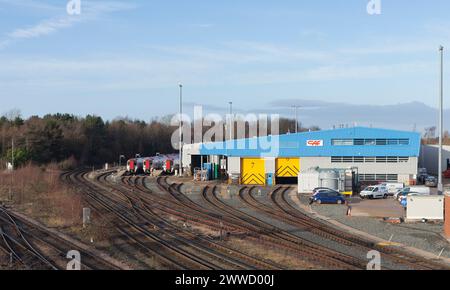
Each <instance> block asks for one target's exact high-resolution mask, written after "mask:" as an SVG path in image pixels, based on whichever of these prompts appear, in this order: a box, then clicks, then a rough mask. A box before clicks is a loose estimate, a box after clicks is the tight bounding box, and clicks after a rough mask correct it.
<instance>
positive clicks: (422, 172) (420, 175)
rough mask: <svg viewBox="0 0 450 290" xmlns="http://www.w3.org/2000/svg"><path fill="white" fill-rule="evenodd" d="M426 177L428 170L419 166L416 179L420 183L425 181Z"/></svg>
mask: <svg viewBox="0 0 450 290" xmlns="http://www.w3.org/2000/svg"><path fill="white" fill-rule="evenodd" d="M427 177H428V171H427V169H426V168H419V171H418V175H417V181H418V182H419V183H420V184H423V183H425V179H426V178H427Z"/></svg>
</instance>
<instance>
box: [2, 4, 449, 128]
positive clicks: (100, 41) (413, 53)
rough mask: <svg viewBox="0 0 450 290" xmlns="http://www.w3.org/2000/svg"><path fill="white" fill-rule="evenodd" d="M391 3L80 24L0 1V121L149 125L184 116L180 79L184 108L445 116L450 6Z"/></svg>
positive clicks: (140, 16)
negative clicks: (436, 110)
mask: <svg viewBox="0 0 450 290" xmlns="http://www.w3.org/2000/svg"><path fill="white" fill-rule="evenodd" d="M381 1H382V14H381V15H373V16H371V15H368V13H367V11H366V5H367V3H368V1H367V0H346V1H331V0H315V1H303V0H284V1H275V0H272V1H268V0H227V1H225V0H222V1H219V0H217V1H212V0H189V1H186V0H166V1H151V0H150V1H148V0H146V1H139V0H134V1H133V0H130V1H107V0H106V1H100V0H99V1H88V0H81V3H82V13H81V15H73V16H70V15H68V14H67V13H66V3H67V2H68V0H67V1H66V0H57V1H44V0H42V1H27V0H0V104H1V105H0V113H3V112H6V111H8V110H10V109H14V108H17V109H20V110H22V113H23V114H24V115H25V116H29V115H34V114H38V115H42V114H45V113H55V112H69V113H74V114H79V115H84V114H89V113H95V114H98V115H101V116H104V117H106V118H109V119H112V118H114V117H117V116H129V117H131V118H141V119H145V120H149V119H150V118H152V117H153V116H162V115H166V114H171V113H175V112H176V110H177V101H178V99H177V97H178V87H177V83H178V82H179V81H181V82H183V84H184V96H185V101H186V110H190V107H189V106H190V105H192V104H204V105H205V109H206V111H208V110H211V111H225V110H226V106H227V103H228V101H230V100H231V101H233V102H234V104H235V107H236V108H240V109H242V110H246V111H253V112H258V111H264V110H270V109H273V104H274V103H276V102H277V101H279V100H283V102H284V103H291V102H292V103H298V104H299V105H302V102H303V100H310V101H325V102H339V103H350V104H356V105H393V104H398V103H408V102H413V101H416V102H423V103H425V104H426V105H428V106H432V107H436V105H437V93H438V84H437V80H438V79H437V77H438V51H437V49H438V46H439V45H440V44H442V45H444V46H447V47H449V48H450V16H449V14H448V11H450V2H449V1H448V0H433V1H425V0H381ZM448 57H449V58H450V55H449V56H448ZM445 67H446V70H447V71H448V72H449V74H447V76H450V67H449V62H448V61H447V62H446V65H445ZM449 79H450V78H449V77H447V80H449ZM446 107H447V108H450V103H447V105H446ZM277 110H280V111H283V110H285V111H283V112H286V113H288V112H291V110H290V109H288V108H287V109H281V108H278V109H277Z"/></svg>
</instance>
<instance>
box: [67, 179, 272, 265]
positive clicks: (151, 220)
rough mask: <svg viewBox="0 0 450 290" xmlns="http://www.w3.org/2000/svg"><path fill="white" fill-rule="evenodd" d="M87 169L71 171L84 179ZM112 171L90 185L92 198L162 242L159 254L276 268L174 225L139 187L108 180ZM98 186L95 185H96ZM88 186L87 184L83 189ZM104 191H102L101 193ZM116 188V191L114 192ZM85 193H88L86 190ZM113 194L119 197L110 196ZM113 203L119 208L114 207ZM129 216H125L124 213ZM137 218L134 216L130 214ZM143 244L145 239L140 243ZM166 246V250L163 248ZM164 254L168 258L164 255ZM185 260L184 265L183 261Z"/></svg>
mask: <svg viewBox="0 0 450 290" xmlns="http://www.w3.org/2000/svg"><path fill="white" fill-rule="evenodd" d="M86 174H87V172H78V173H77V174H72V175H69V176H70V177H68V178H71V179H77V180H78V182H80V179H85V182H91V183H92V181H91V180H89V181H88V180H86ZM109 174H110V173H104V174H100V175H99V176H97V177H96V178H95V181H94V182H93V183H92V184H90V185H89V191H88V192H87V194H88V196H89V199H94V200H95V201H96V202H97V203H100V204H101V205H102V206H103V207H104V208H105V207H106V208H107V209H108V210H109V212H112V213H114V214H115V215H116V216H117V217H119V219H120V220H121V221H123V222H125V223H127V225H128V226H129V227H132V228H134V229H135V230H137V231H139V232H140V233H141V234H144V235H145V237H146V238H148V239H152V240H153V241H156V242H158V244H159V245H160V246H163V249H161V251H158V254H160V255H161V253H164V251H166V252H167V251H170V252H171V254H172V257H177V258H178V259H177V262H179V261H182V262H183V263H179V264H178V265H174V266H178V267H170V268H171V269H172V268H182V269H263V268H264V269H265V268H270V269H276V268H277V267H276V266H274V265H270V264H269V263H264V262H263V261H258V260H256V259H254V258H252V257H250V256H245V255H244V254H243V253H240V252H238V251H236V250H234V249H230V248H227V247H225V246H222V245H219V244H218V243H216V242H215V241H213V240H208V239H206V238H204V237H199V236H198V235H194V234H193V233H191V232H189V231H187V230H183V229H180V228H177V227H176V226H175V225H172V224H170V223H168V222H167V221H166V220H165V219H164V218H162V217H160V216H158V215H157V214H156V212H155V211H154V209H153V206H152V204H153V203H150V202H148V201H146V200H144V199H142V198H139V197H136V193H137V192H138V191H139V189H138V188H134V189H133V190H131V191H130V190H129V188H128V189H126V188H124V187H123V186H117V185H111V183H106V177H107V176H108V175H109ZM93 187H95V188H93ZM84 190H86V188H85V189H84ZM102 191H103V193H102ZM112 192H113V194H111V193H112ZM85 194H86V193H85ZM105 194H107V195H109V196H114V197H116V198H114V199H110V197H108V196H105ZM111 204H114V206H115V207H118V208H117V209H114V206H111ZM125 212H126V213H127V215H128V216H124V215H125V214H124V213H125ZM130 212H132V216H133V217H134V218H131V217H130V216H131V214H130ZM119 232H120V233H121V234H122V235H124V236H125V237H127V238H129V239H135V235H133V234H132V233H130V232H127V231H126V229H124V228H123V227H121V228H120V231H119ZM140 245H141V246H142V243H140ZM162 250H164V251H162ZM164 256H165V258H168V257H167V256H166V255H164ZM180 264H183V265H180Z"/></svg>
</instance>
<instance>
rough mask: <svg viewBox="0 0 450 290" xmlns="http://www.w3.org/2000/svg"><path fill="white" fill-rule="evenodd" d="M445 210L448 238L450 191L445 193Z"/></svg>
mask: <svg viewBox="0 0 450 290" xmlns="http://www.w3.org/2000/svg"><path fill="white" fill-rule="evenodd" d="M444 212H445V216H444V219H445V222H444V234H445V237H446V238H447V239H450V193H448V192H447V193H446V194H445V202H444Z"/></svg>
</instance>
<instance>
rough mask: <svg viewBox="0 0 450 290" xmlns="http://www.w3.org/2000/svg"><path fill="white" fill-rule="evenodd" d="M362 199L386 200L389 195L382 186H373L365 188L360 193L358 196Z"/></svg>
mask: <svg viewBox="0 0 450 290" xmlns="http://www.w3.org/2000/svg"><path fill="white" fill-rule="evenodd" d="M359 195H360V196H361V198H362V199H364V198H369V199H374V198H387V197H388V195H389V193H388V190H387V188H386V186H384V185H374V186H369V187H366V188H365V189H364V190H363V191H361V193H360V194H359Z"/></svg>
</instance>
